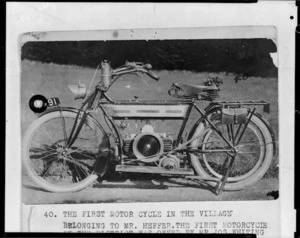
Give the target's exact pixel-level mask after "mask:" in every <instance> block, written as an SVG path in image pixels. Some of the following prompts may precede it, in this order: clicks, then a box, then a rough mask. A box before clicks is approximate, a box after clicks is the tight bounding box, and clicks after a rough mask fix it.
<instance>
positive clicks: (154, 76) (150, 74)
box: [147, 70, 160, 81]
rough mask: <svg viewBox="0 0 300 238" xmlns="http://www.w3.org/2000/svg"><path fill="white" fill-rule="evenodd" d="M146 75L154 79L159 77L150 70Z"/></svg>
mask: <svg viewBox="0 0 300 238" xmlns="http://www.w3.org/2000/svg"><path fill="white" fill-rule="evenodd" d="M147 75H149V76H150V77H151V78H153V79H155V80H156V81H158V80H159V79H160V78H159V77H158V76H157V75H156V74H155V73H153V72H152V71H150V70H149V71H148V72H147Z"/></svg>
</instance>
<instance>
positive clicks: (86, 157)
mask: <svg viewBox="0 0 300 238" xmlns="http://www.w3.org/2000/svg"><path fill="white" fill-rule="evenodd" d="M99 68H100V71H101V80H100V81H99V83H97V85H96V86H95V89H94V90H93V91H91V90H87V88H86V87H85V85H83V84H79V85H69V88H70V89H71V91H72V92H73V93H74V94H75V95H76V97H75V99H83V103H82V106H81V108H80V109H76V108H71V107H63V106H61V105H60V102H59V99H58V98H50V99H45V98H44V97H43V96H41V95H38V96H36V97H33V98H31V100H30V103H29V104H30V107H31V108H34V109H35V112H40V113H39V115H38V119H37V120H35V121H34V122H33V123H32V124H31V125H30V126H29V128H28V129H27V131H26V133H25V136H24V138H23V148H22V153H23V166H24V167H25V168H26V171H27V174H28V176H29V177H30V178H31V179H32V180H33V181H34V182H35V183H37V184H38V185H39V186H41V187H42V188H44V189H46V190H48V191H52V192H75V191H79V190H81V189H84V188H86V187H87V186H89V185H91V184H93V183H94V182H95V181H96V180H97V178H98V177H101V176H103V175H104V174H105V172H106V171H107V168H108V166H109V165H110V164H112V163H113V162H114V163H115V171H118V172H127V173H150V174H160V175H164V176H171V177H185V178H188V179H195V180H200V181H204V182H205V183H206V184H208V185H210V186H211V187H212V188H213V189H212V191H214V192H215V194H220V193H221V192H222V191H223V190H240V189H242V188H244V187H246V186H248V185H251V184H253V183H255V182H257V181H258V180H259V179H261V178H262V177H263V175H264V174H265V173H266V171H267V170H268V168H269V166H270V164H271V161H272V158H273V156H274V155H275V153H276V143H275V137H274V133H273V131H272V128H271V127H270V126H269V124H268V122H267V121H266V120H264V119H263V117H262V116H261V115H260V114H259V113H258V112H257V111H256V109H257V107H258V106H263V109H264V111H265V112H266V113H268V112H269V103H267V102H265V101H231V102H230V101H215V99H216V97H217V96H218V92H219V91H220V85H221V84H222V83H223V82H222V79H220V78H218V77H208V78H207V79H206V80H205V81H204V82H203V83H202V84H201V85H192V84H184V83H174V84H173V85H172V86H171V88H170V90H169V94H170V95H171V96H173V97H176V98H178V99H176V100H169V101H166V100H163V101H157V100H156V101H145V100H137V99H134V100H118V101H114V100H112V99H111V98H109V97H108V95H107V94H106V92H107V91H108V90H109V89H110V87H111V86H112V84H113V83H115V82H116V81H117V80H118V79H119V78H120V76H122V75H125V74H138V75H140V76H141V77H142V75H143V74H146V75H148V76H149V77H151V78H153V79H155V80H157V81H158V80H159V78H158V76H157V75H155V74H154V73H153V72H152V71H151V69H152V66H151V65H150V64H143V63H136V62H126V63H125V64H124V65H123V66H121V67H119V68H116V69H112V67H111V65H110V63H109V62H108V61H102V62H101V63H100V64H99V66H98V68H97V69H96V72H97V71H99ZM96 72H95V75H96ZM95 75H94V77H93V79H92V81H93V80H94V78H95ZM90 88H91V87H90ZM198 100H205V101H210V103H209V105H208V106H207V107H206V108H205V109H201V108H199V106H198V105H197V104H196V102H197V101H198ZM38 102H42V106H36V105H41V104H39V103H38ZM192 109H194V110H195V111H196V112H197V113H199V117H198V120H197V121H196V122H195V124H194V126H193V127H192V129H191V130H190V132H189V134H188V135H187V136H186V138H183V132H184V129H185V127H186V124H187V121H188V119H189V117H190V114H191V111H192ZM39 110H40V111H39ZM99 111H100V113H101V115H102V119H101V120H100V118H95V116H93V112H98V113H99ZM125 120H132V121H135V120H139V121H140V122H141V126H140V128H137V131H136V133H131V134H128V133H125V134H124V130H125V129H126V127H127V124H126V123H124V121H125ZM155 120H170V121H171V122H172V120H180V122H181V126H180V128H179V132H178V135H177V138H176V139H174V138H173V137H172V135H167V134H166V133H165V132H164V131H156V129H155V127H154V124H153V123H152V122H153V121H155Z"/></svg>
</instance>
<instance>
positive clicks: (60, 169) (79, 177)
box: [22, 111, 110, 192]
mask: <svg viewBox="0 0 300 238" xmlns="http://www.w3.org/2000/svg"><path fill="white" fill-rule="evenodd" d="M76 115H77V113H75V112H71V111H62V117H63V118H64V123H63V120H62V117H61V112H60V111H54V112H50V113H48V114H45V115H44V116H42V117H40V118H38V119H37V120H35V121H34V122H33V123H32V124H31V125H30V126H29V128H28V129H27V131H26V133H25V135H24V139H23V145H22V147H23V148H22V155H23V166H24V168H25V171H26V174H27V176H28V177H29V178H30V179H31V180H32V181H33V182H35V183H36V184H38V185H39V186H40V187H42V188H43V189H45V190H47V191H51V192H76V191H79V190H82V189H84V188H86V187H88V186H89V185H91V184H92V183H93V182H94V181H95V180H96V179H97V178H98V175H97V174H96V173H95V172H94V167H95V165H96V162H97V159H101V157H107V156H109V153H110V147H109V141H108V138H106V137H107V136H106V135H105V133H104V131H103V129H102V128H100V127H99V126H98V125H97V124H96V123H95V122H94V120H93V119H92V118H91V117H87V119H86V120H85V122H84V124H83V127H82V129H81V131H80V133H79V135H78V137H77V139H76V140H75V142H74V143H73V145H72V146H71V147H70V148H68V149H67V148H66V146H65V144H66V141H67V138H68V136H69V134H70V131H71V129H72V126H73V124H74V121H75V118H76ZM63 125H65V128H66V130H65V131H66V136H65V134H64V130H63V128H64V126H63Z"/></svg>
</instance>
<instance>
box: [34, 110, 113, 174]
mask: <svg viewBox="0 0 300 238" xmlns="http://www.w3.org/2000/svg"><path fill="white" fill-rule="evenodd" d="M57 111H68V112H73V113H75V114H76V115H77V113H78V112H79V111H80V110H79V109H77V108H73V107H53V108H49V109H47V110H46V111H44V112H42V113H40V114H39V115H38V117H39V118H40V117H42V116H44V115H46V114H48V113H52V112H57ZM87 120H90V121H92V122H93V123H95V124H96V125H97V126H98V127H99V129H100V130H101V131H102V132H103V135H104V136H105V137H106V138H107V139H108V140H107V141H108V143H109V148H110V140H109V137H108V135H107V133H106V132H105V130H104V129H103V127H102V126H101V124H100V123H99V122H98V121H97V120H96V119H95V118H94V117H93V116H92V115H90V114H89V115H88V116H87ZM111 154H112V152H111V148H110V156H108V157H107V158H103V157H101V160H100V159H99V157H98V159H97V161H96V163H95V166H94V172H95V173H97V174H98V175H99V176H101V177H102V176H103V175H104V174H105V172H106V171H107V169H108V166H109V164H110V161H111Z"/></svg>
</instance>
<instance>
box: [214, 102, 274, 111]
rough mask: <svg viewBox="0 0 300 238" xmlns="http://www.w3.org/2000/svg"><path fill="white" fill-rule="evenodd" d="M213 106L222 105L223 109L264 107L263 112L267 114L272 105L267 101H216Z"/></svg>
mask: <svg viewBox="0 0 300 238" xmlns="http://www.w3.org/2000/svg"><path fill="white" fill-rule="evenodd" d="M213 105H221V106H222V107H230V108H232V107H242V106H263V110H264V112H266V113H270V103H268V102H266V101H263V100H261V101H252V100H249V101H231V102H228V101H214V102H213Z"/></svg>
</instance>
